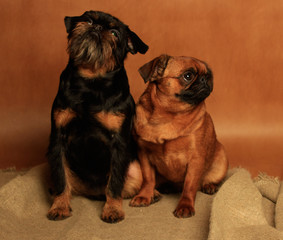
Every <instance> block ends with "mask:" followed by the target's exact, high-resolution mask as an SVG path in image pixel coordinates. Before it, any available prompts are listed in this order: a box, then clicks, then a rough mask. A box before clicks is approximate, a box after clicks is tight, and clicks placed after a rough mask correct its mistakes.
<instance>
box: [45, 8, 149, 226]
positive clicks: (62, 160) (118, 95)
mask: <svg viewBox="0 0 283 240" xmlns="http://www.w3.org/2000/svg"><path fill="white" fill-rule="evenodd" d="M65 25H66V29H67V33H68V52H69V56H70V57H69V62H68V65H67V67H66V68H65V70H64V71H63V72H62V74H61V77H60V85H59V90H58V93H57V96H56V98H55V100H54V103H53V106H52V114H51V123H52V124H51V135H50V143H49V147H48V153H47V157H48V160H49V165H50V168H51V178H52V182H53V190H54V194H55V197H54V201H53V205H52V207H51V208H50V210H49V212H48V215H47V216H48V218H49V219H51V220H60V219H64V218H67V217H69V216H71V207H70V197H71V194H72V193H76V194H84V195H92V196H93V195H101V194H105V195H106V203H105V206H104V208H103V212H102V215H101V218H102V220H104V221H106V222H117V221H120V220H122V219H123V218H124V212H123V209H122V197H124V196H128V197H129V196H130V195H134V194H135V192H136V191H138V190H139V189H138V188H139V187H140V184H141V179H140V176H139V175H140V172H138V171H139V169H138V168H136V169H134V167H133V169H134V170H132V171H136V173H137V175H136V176H135V173H134V174H132V175H131V174H129V169H130V168H131V167H130V166H135V161H134V159H135V145H134V142H133V140H132V137H131V128H132V122H133V120H132V119H133V116H134V114H135V104H134V101H133V98H132V96H131V95H130V92H129V84H128V78H127V75H126V71H125V68H124V59H125V58H126V55H127V53H128V52H131V53H132V54H136V53H137V52H140V53H142V54H144V53H145V52H146V51H147V50H148V46H147V45H146V44H144V43H143V42H142V40H141V39H140V38H139V37H138V36H137V35H136V34H135V33H134V32H132V31H131V30H130V29H129V28H128V26H126V25H125V24H123V23H122V22H121V21H120V20H118V19H117V18H115V17H113V16H111V15H109V14H106V13H103V12H98V11H88V12H85V13H84V14H83V15H82V16H78V17H65ZM127 173H128V175H127ZM126 178H127V179H126ZM125 181H129V182H130V184H129V185H128V186H127V187H125Z"/></svg>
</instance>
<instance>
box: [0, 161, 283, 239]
mask: <svg viewBox="0 0 283 240" xmlns="http://www.w3.org/2000/svg"><path fill="white" fill-rule="evenodd" d="M47 169H48V168H47V165H46V164H44V165H40V166H38V167H35V168H33V169H31V170H30V171H29V172H28V173H27V174H25V175H24V176H18V177H16V178H15V179H13V180H11V181H10V182H9V183H7V184H6V185H4V186H2V187H1V188H0V203H1V204H0V216H1V217H0V239H5V240H6V239H7V240H10V239H11V240H12V239H13V240H14V239H21V240H30V239H43V240H44V239H52V240H54V239H60V240H62V239H68V240H72V239H90V240H92V239H93V240H99V239H113V240H115V239H119V240H120V239H123V240H127V239H135V240H138V239H194V240H198V239H211V240H216V239H217V240H220V239H241V240H245V239H283V232H282V231H283V187H282V185H283V184H282V182H281V186H280V181H279V180H278V179H274V178H270V177H267V176H264V175H260V176H259V177H258V178H257V179H256V180H255V181H254V182H253V180H252V179H251V176H250V174H249V172H248V171H246V170H245V169H232V170H230V171H229V174H228V177H227V179H226V181H225V182H224V183H223V185H222V187H221V188H220V190H219V191H218V193H216V194H215V195H213V196H210V195H206V194H203V193H202V192H198V194H197V197H196V206H195V207H196V215H195V216H194V217H192V218H187V219H178V218H175V217H174V216H173V214H172V212H173V210H174V208H175V207H176V205H177V203H178V200H179V195H178V194H176V195H164V197H163V198H162V199H161V201H160V202H158V203H156V204H153V205H151V206H149V207H147V208H131V207H129V206H128V204H129V200H124V203H123V204H124V210H125V213H126V218H125V220H124V221H122V222H120V223H118V224H107V223H104V222H102V221H101V220H100V214H101V210H102V207H103V204H104V203H103V202H98V201H92V200H89V199H86V198H84V197H79V196H74V197H73V198H72V202H71V204H72V208H73V216H72V217H71V218H68V219H66V220H64V221H58V222H54V221H49V220H48V219H47V218H46V213H47V211H48V209H49V207H50V204H51V199H50V196H49V194H48V186H47V182H46V173H47Z"/></svg>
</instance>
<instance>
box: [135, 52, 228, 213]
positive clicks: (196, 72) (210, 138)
mask: <svg viewBox="0 0 283 240" xmlns="http://www.w3.org/2000/svg"><path fill="white" fill-rule="evenodd" d="M139 72H140V74H141V76H142V77H143V79H144V81H145V82H149V85H148V87H147V88H146V90H145V92H144V93H143V95H142V96H141V97H140V100H139V102H138V104H137V109H136V118H135V124H134V130H135V135H136V139H137V142H138V145H139V153H138V155H139V159H140V161H141V168H142V173H143V184H142V188H141V190H140V192H139V194H137V195H136V196H135V197H134V198H133V199H132V200H131V202H130V205H131V206H135V207H139V206H148V205H150V204H151V203H153V202H156V201H158V200H159V199H160V194H159V192H158V191H157V190H155V187H156V171H157V173H158V174H160V175H161V176H162V177H164V178H165V179H166V180H168V181H170V182H173V183H182V184H183V191H182V196H181V199H180V201H179V203H178V206H177V208H176V209H175V211H174V215H175V216H176V217H190V216H193V215H194V214H195V209H194V202H195V197H196V192H197V191H198V190H199V188H201V190H202V191H203V192H205V193H208V194H213V193H215V192H216V191H217V188H218V185H219V183H220V182H221V181H222V180H223V178H224V177H225V175H226V172H227V168H228V161H227V159H226V155H225V152H224V149H223V146H222V145H221V143H219V142H218V141H217V139H216V134H215V130H214V125H213V122H212V119H211V117H210V115H209V114H208V113H207V112H206V109H205V103H204V100H205V99H206V98H207V97H208V96H209V94H210V93H211V91H212V88H213V78H212V73H211V71H210V69H209V68H208V67H207V65H206V63H204V62H202V61H200V60H197V59H195V58H190V57H170V56H167V55H161V56H160V57H158V58H155V59H154V60H152V61H151V62H149V63H147V64H145V65H144V66H142V67H141V68H140V69H139Z"/></svg>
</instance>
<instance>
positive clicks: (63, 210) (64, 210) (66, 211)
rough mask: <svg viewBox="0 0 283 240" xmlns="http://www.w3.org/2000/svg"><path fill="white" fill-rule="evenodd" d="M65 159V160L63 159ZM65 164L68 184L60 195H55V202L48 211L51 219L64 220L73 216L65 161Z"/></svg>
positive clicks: (66, 175)
mask: <svg viewBox="0 0 283 240" xmlns="http://www.w3.org/2000/svg"><path fill="white" fill-rule="evenodd" d="M63 161H64V160H63ZM63 165H64V172H65V181H66V186H65V189H64V191H63V192H62V193H61V194H60V195H58V196H55V198H54V200H53V204H52V206H51V208H50V210H49V211H48V213H47V217H48V218H49V219H50V220H63V219H65V218H67V217H70V216H72V214H71V211H72V209H71V206H70V199H71V186H70V182H69V178H68V174H67V172H68V171H67V170H66V165H65V163H64V162H63Z"/></svg>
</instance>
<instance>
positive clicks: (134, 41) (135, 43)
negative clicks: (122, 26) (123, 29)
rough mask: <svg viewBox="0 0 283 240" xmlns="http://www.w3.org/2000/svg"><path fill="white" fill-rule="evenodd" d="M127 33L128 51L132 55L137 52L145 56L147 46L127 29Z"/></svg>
mask: <svg viewBox="0 0 283 240" xmlns="http://www.w3.org/2000/svg"><path fill="white" fill-rule="evenodd" d="M127 31H128V47H129V51H130V53H132V54H136V53H137V52H139V53H141V54H145V53H146V52H147V50H148V46H147V45H146V44H145V43H144V42H143V41H142V40H141V39H140V38H139V37H138V35H137V34H135V33H134V32H132V31H131V30H130V29H129V28H128V29H127Z"/></svg>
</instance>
